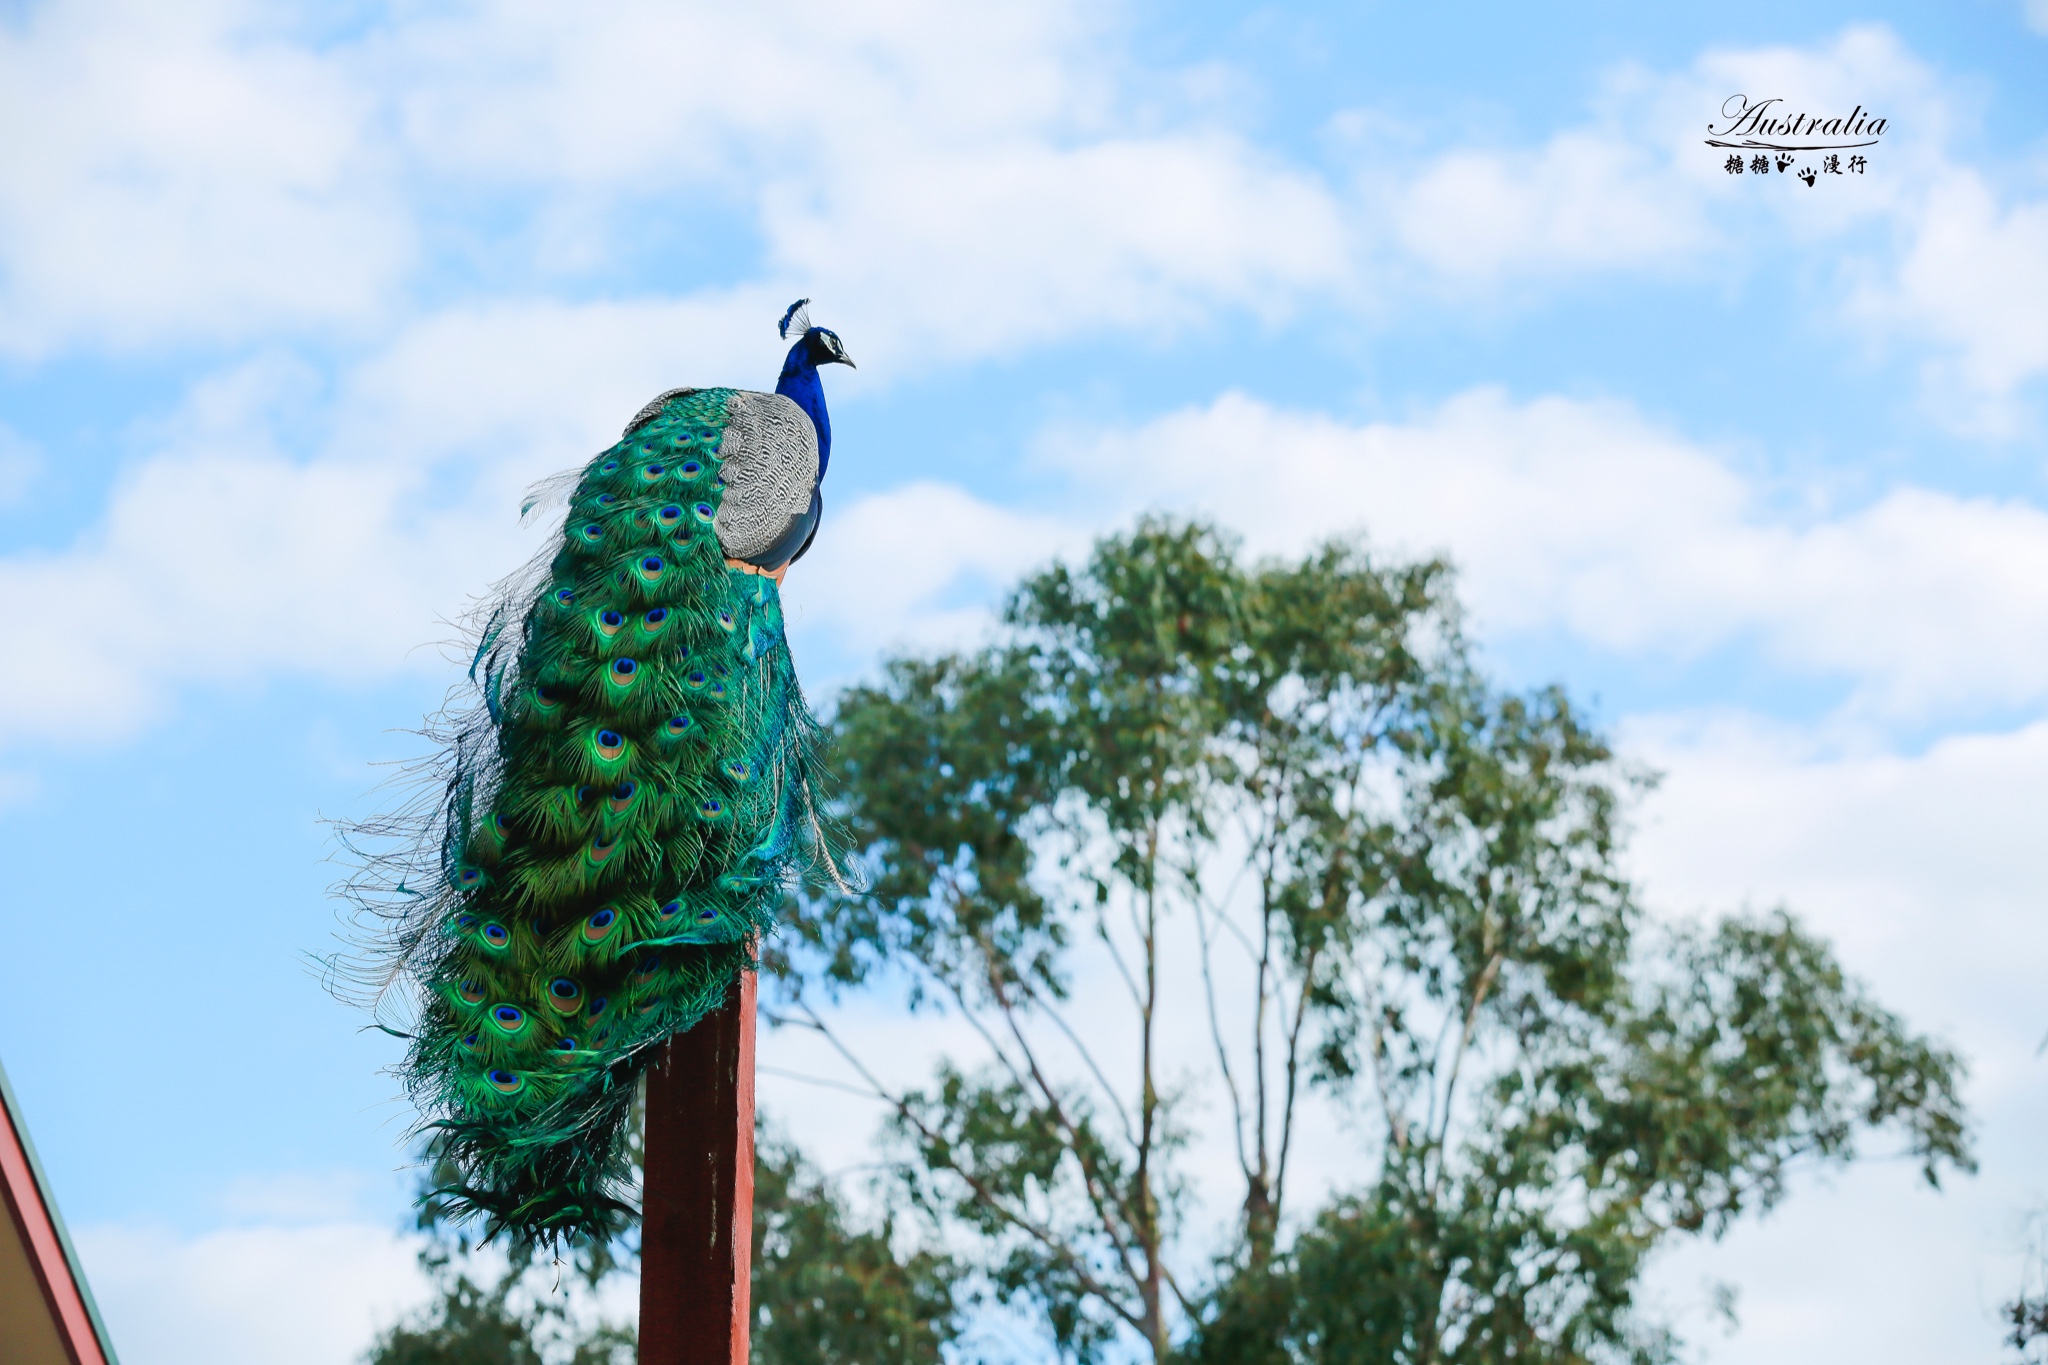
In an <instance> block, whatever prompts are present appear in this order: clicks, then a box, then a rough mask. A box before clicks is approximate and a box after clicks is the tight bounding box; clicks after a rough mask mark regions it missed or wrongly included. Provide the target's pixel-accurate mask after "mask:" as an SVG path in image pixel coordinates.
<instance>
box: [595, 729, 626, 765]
mask: <svg viewBox="0 0 2048 1365" xmlns="http://www.w3.org/2000/svg"><path fill="white" fill-rule="evenodd" d="M591 747H592V748H594V749H596V750H597V756H598V758H599V759H600V760H602V761H603V762H606V763H616V762H618V761H619V760H620V759H621V758H623V757H625V754H626V741H625V740H624V739H622V738H620V736H619V732H618V731H616V730H599V731H598V732H597V733H596V734H595V735H593V736H591Z"/></svg>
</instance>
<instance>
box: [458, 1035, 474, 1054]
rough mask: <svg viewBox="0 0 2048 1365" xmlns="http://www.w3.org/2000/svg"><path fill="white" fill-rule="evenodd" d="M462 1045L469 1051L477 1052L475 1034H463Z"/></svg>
mask: <svg viewBox="0 0 2048 1365" xmlns="http://www.w3.org/2000/svg"><path fill="white" fill-rule="evenodd" d="M461 1043H462V1046H463V1047H464V1048H466V1049H468V1050H469V1051H471V1052H474V1051H476V1035H475V1034H474V1033H465V1034H463V1035H462V1038H461Z"/></svg>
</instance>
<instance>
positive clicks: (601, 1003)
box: [583, 995, 612, 1042]
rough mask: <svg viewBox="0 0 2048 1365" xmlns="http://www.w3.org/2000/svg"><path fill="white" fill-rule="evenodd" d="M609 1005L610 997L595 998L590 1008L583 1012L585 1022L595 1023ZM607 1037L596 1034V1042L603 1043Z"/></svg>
mask: <svg viewBox="0 0 2048 1365" xmlns="http://www.w3.org/2000/svg"><path fill="white" fill-rule="evenodd" d="M611 1003H612V1002H611V997H609V996H604V995H600V996H599V997H597V999H595V1000H593V1001H591V1002H590V1008H589V1009H587V1010H585V1011H584V1012H583V1017H584V1018H585V1019H586V1020H589V1021H590V1022H593V1023H595V1022H596V1020H597V1018H598V1016H599V1015H601V1014H603V1013H604V1012H605V1010H606V1009H607V1008H608V1007H609V1006H610V1005H611ZM607 1036H609V1035H607V1034H603V1033H600V1034H598V1035H597V1037H598V1041H599V1042H603V1041H604V1039H605V1038H606V1037H607Z"/></svg>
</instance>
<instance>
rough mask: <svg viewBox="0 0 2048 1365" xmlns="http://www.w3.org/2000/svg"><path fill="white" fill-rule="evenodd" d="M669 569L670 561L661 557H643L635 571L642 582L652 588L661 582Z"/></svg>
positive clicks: (635, 566)
mask: <svg viewBox="0 0 2048 1365" xmlns="http://www.w3.org/2000/svg"><path fill="white" fill-rule="evenodd" d="M667 569H668V561H667V560H665V559H663V558H662V557H661V556H660V555H642V556H641V557H640V562H639V563H638V564H635V565H634V566H633V571H634V572H635V573H637V574H639V575H640V581H641V582H642V583H645V584H647V585H649V586H650V587H651V586H653V585H654V584H656V583H659V582H660V581H661V576H662V574H663V573H664V572H666V571H667Z"/></svg>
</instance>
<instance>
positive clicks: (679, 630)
mask: <svg viewBox="0 0 2048 1365" xmlns="http://www.w3.org/2000/svg"><path fill="white" fill-rule="evenodd" d="M733 397H734V391H732V390H729V389H699V390H694V391H685V392H682V393H678V394H675V395H672V396H670V397H669V398H668V399H667V401H666V402H665V403H664V404H663V405H662V406H661V407H660V408H659V409H658V410H657V411H656V412H655V413H654V415H652V416H651V417H649V418H647V419H646V420H644V421H643V422H641V423H640V424H639V425H637V426H635V427H634V428H633V429H632V430H631V431H629V432H628V434H627V436H626V438H625V439H623V440H621V441H620V442H619V443H618V444H617V445H615V446H613V447H612V448H611V449H609V450H607V451H605V452H604V453H603V454H601V455H599V456H598V457H597V458H596V459H594V460H592V461H591V462H590V464H589V466H588V467H587V468H585V469H584V470H583V471H582V474H581V477H580V478H579V479H578V480H577V481H576V483H575V486H574V489H573V492H572V493H571V494H570V503H569V511H568V515H567V517H566V519H565V523H564V527H563V533H562V537H561V542H560V544H559V546H558V547H557V548H556V549H554V550H553V552H552V553H551V554H550V555H549V556H548V558H547V559H546V560H545V561H542V562H537V563H536V565H535V566H534V570H533V571H532V572H529V573H528V574H526V575H523V576H522V578H521V579H520V580H519V581H517V582H516V583H514V584H513V585H511V586H510V587H508V588H507V589H506V590H505V593H504V596H503V597H502V599H501V600H500V601H499V602H498V603H497V605H496V606H495V607H494V608H493V609H491V610H489V611H488V612H487V613H486V614H485V615H484V617H483V618H482V625H481V629H480V630H479V631H478V634H477V640H476V645H477V648H476V655H475V659H474V662H473V664H472V667H471V669H470V675H469V676H470V682H471V684H472V685H473V687H474V692H475V695H474V697H473V700H472V704H471V705H470V706H469V707H467V708H466V709H464V710H461V711H458V712H451V713H450V714H449V715H448V716H447V717H446V719H445V721H444V723H443V724H441V725H440V726H439V727H438V728H437V729H436V730H434V731H431V732H430V733H433V734H435V735H436V737H437V738H440V739H442V740H443V741H444V742H445V744H446V752H445V754H444V756H443V757H442V758H441V759H440V760H437V761H436V762H435V763H434V764H433V765H431V768H430V770H429V771H430V773H431V778H432V780H433V781H434V784H435V785H434V787H433V790H432V793H431V796H430V798H428V799H426V800H424V801H422V803H420V805H419V806H417V807H416V808H415V810H414V811H413V812H412V814H411V815H410V816H409V817H408V816H403V815H402V816H400V817H397V818H395V819H393V820H390V821H385V822H380V823H378V824H376V825H372V826H359V827H357V831H356V832H358V833H361V834H368V835H383V836H398V837H399V841H400V844H401V847H402V850H403V851H401V852H400V853H398V854H395V855H391V856H373V857H368V858H366V859H365V863H364V870H363V872H362V873H361V874H360V875H359V876H358V877H357V878H355V879H354V880H353V881H352V882H351V883H350V890H351V892H352V894H353V895H354V896H355V898H356V900H357V902H358V904H360V905H362V906H365V907H367V908H369V909H371V910H372V911H373V912H374V913H375V914H376V915H377V916H379V917H380V925H379V943H378V944H377V946H376V953H375V961H374V962H373V964H372V966H371V972H370V980H369V982H368V984H369V985H370V986H371V987H372V990H373V992H374V993H379V994H383V995H386V996H387V997H388V996H389V994H390V992H391V990H392V989H393V988H402V987H407V986H409V987H410V988H411V990H412V991H413V993H414V994H415V996H416V1000H415V1004H416V1007H417V1008H416V1022H415V1023H414V1024H413V1026H412V1027H411V1028H410V1030H408V1036H409V1037H410V1039H411V1048H410V1052H409V1055H408V1057H407V1059H406V1062H405V1063H404V1066H403V1069H402V1075H403V1077H404V1080H405V1082H406V1085H407V1088H408V1090H409V1091H410V1093H411V1095H412V1098H413V1099H414V1101H415V1102H416V1103H417V1104H418V1106H419V1109H420V1112H421V1115H422V1124H421V1126H422V1128H423V1129H425V1130H427V1131H429V1132H430V1133H431V1134H432V1145H433V1147H434V1149H435V1150H436V1152H437V1153H438V1154H440V1155H445V1156H447V1157H448V1158H450V1159H452V1161H453V1162H454V1165H455V1167H456V1168H457V1169H458V1170H459V1171H460V1172H461V1173H462V1178H461V1180H460V1181H459V1182H458V1183H456V1184H455V1185H453V1186H450V1187H449V1188H447V1189H444V1190H442V1191H439V1192H438V1195H439V1197H440V1198H442V1199H443V1200H444V1201H446V1202H447V1203H449V1204H450V1205H451V1207H452V1208H453V1209H454V1210H455V1211H457V1212H458V1213H460V1212H469V1213H476V1214H482V1215H485V1216H486V1217H487V1219H488V1221H489V1223H490V1226H491V1231H492V1233H493V1234H494V1235H495V1234H496V1233H498V1232H500V1231H503V1232H509V1233H510V1234H511V1235H513V1236H514V1237H516V1238H520V1239H527V1240H552V1239H555V1238H560V1237H569V1236H594V1237H601V1236H606V1235H609V1234H610V1233H612V1232H614V1231H616V1230H617V1229H618V1227H619V1226H620V1225H621V1222H622V1219H623V1218H624V1217H625V1216H627V1215H630V1213H631V1211H632V1210H631V1208H630V1205H629V1203H628V1202H627V1201H628V1197H629V1195H630V1191H628V1190H626V1189H624V1188H623V1187H622V1185H621V1178H622V1176H623V1175H624V1171H623V1169H622V1160H621V1156H620V1151H621V1138H622V1128H623V1125H624V1123H625V1121H626V1118H627V1114H628V1111H629V1109H630V1106H631V1102H632V1096H633V1090H634V1086H635V1084H636V1082H637V1080H638V1077H639V1073H640V1071H641V1070H642V1068H643V1067H644V1066H645V1065H646V1064H647V1063H648V1062H649V1061H650V1060H651V1056H650V1054H651V1052H652V1050H653V1049H654V1048H655V1047H656V1046H658V1045H659V1044H661V1043H662V1042H664V1041H665V1040H666V1039H667V1038H669V1037H670V1035H672V1034H674V1033H677V1032H679V1031H680V1030H683V1029H687V1028H689V1027H691V1026H692V1025H693V1024H695V1023H696V1022H697V1021H698V1020H699V1019H701V1018H702V1017H703V1016H704V1015H705V1014H706V1013H707V1012H709V1011H710V1010H712V1009H715V1008H716V1007H718V1006H719V1005H720V1004H721V1003H722V1002H723V1001H724V1000H725V998H726V996H727V992H728V991H729V989H730V988H731V986H732V983H733V981H734V979H735V977H736V976H737V974H738V973H739V972H741V971H743V970H751V968H752V965H753V947H752V944H753V942H754V941H755V940H756V937H757V936H758V935H760V934H761V933H764V932H765V931H767V930H768V929H769V928H770V927H771V926H772V924H773V922H774V920H775V918H776V914H777V912H778V909H779V906H780V902H781V898H782V896H783V895H784V889H785V887H786V885H787V884H788V881H789V879H790V877H791V875H792V872H793V870H794V867H795V864H796V863H797V862H798V861H799V858H800V855H808V854H809V852H810V851H811V849H812V848H813V847H814V845H813V844H812V843H811V839H810V836H811V835H812V834H814V832H815V831H816V829H817V823H816V819H815V816H814V815H813V814H812V812H811V810H810V800H811V797H810V782H809V774H810V769H811V764H812V759H811V755H812V752H813V746H814V744H815V742H816V738H817V727H816V724H815V722H814V721H813V719H812V718H811V716H810V713H809V712H808V710H807V709H806V707H805V705H804V700H803V696H802V693H801V692H800V690H799V689H798V686H797V681H796V676H795V673H794V672H793V670H792V668H791V665H790V658H789V649H788V646H787V643H786V641H785V639H784V635H783V618H782V605H781V601H780V598H779V596H778V592H777V588H776V585H775V583H774V582H773V580H771V579H769V578H766V577H764V576H761V575H759V574H749V573H746V572H743V571H740V570H736V569H730V568H728V567H727V565H726V562H725V556H724V554H723V552H722V551H721V548H720V545H719V540H718V536H717V534H716V530H715V528H714V521H715V519H716V518H717V514H718V511H719V507H720V505H721V499H722V498H723V496H724V493H725V488H726V484H725V480H724V479H723V478H722V477H721V472H720V471H721V468H722V464H723V462H722V460H721V458H720V454H719V450H720V443H721V440H722V438H723V436H724V434H725V431H726V412H727V404H728V401H729V400H730V399H732V398H733ZM351 846H352V847H360V846H361V843H360V841H359V840H358V841H354V842H352V844H351ZM359 965H360V964H359Z"/></svg>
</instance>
